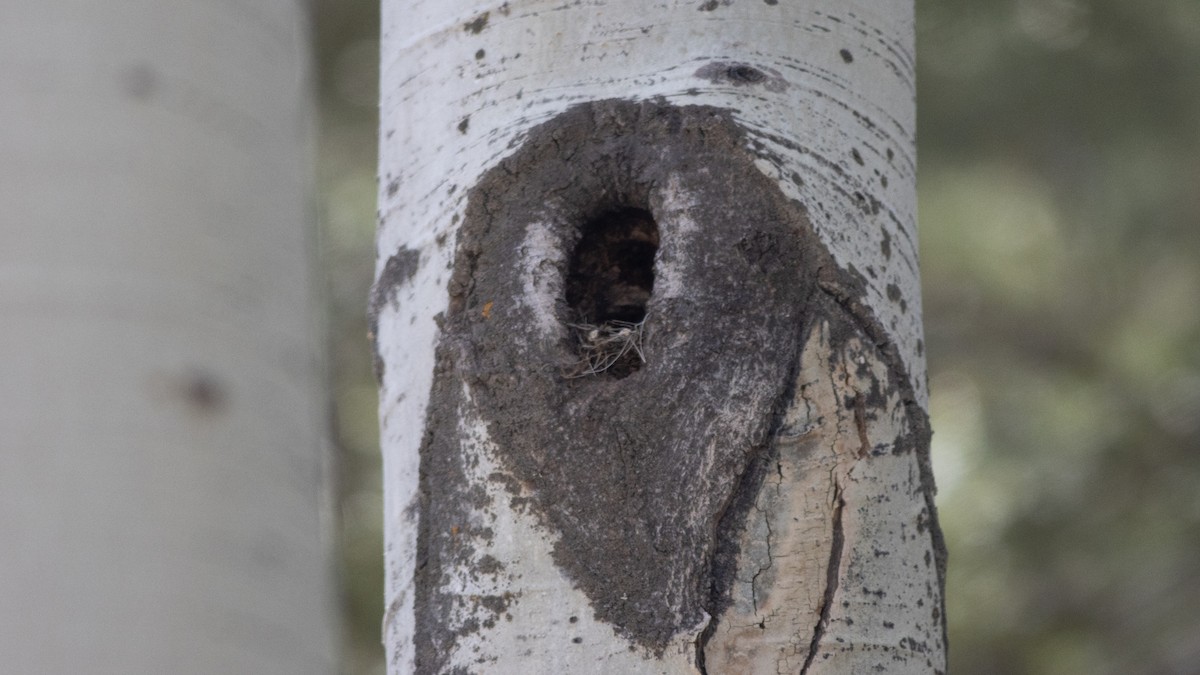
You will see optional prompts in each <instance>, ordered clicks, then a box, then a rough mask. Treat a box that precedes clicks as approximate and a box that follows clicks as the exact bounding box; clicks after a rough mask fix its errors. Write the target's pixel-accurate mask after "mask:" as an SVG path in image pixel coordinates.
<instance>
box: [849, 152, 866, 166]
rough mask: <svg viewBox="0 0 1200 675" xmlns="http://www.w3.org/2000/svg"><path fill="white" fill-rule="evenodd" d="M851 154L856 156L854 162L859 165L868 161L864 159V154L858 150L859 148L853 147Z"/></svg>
mask: <svg viewBox="0 0 1200 675" xmlns="http://www.w3.org/2000/svg"><path fill="white" fill-rule="evenodd" d="M850 156H851V157H853V158H854V162H855V163H856V164H858V165H859V166H863V165H865V164H866V162H864V161H863V158H862V155H861V154H860V153H859V152H858V148H851V149H850Z"/></svg>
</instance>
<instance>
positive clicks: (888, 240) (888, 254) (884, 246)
mask: <svg viewBox="0 0 1200 675" xmlns="http://www.w3.org/2000/svg"><path fill="white" fill-rule="evenodd" d="M879 250H880V251H882V252H883V257H884V258H886V259H887V260H891V259H892V235H890V234H888V231H887V230H884V231H883V240H882V241H880V242H879Z"/></svg>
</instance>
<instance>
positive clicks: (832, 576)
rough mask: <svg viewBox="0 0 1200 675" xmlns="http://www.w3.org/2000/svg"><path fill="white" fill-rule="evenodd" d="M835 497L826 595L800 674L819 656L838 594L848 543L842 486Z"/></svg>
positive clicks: (803, 674)
mask: <svg viewBox="0 0 1200 675" xmlns="http://www.w3.org/2000/svg"><path fill="white" fill-rule="evenodd" d="M835 485H836V484H835ZM834 499H835V504H834V507H833V542H832V544H831V545H830V547H829V548H830V551H829V568H828V569H826V571H825V597H824V598H823V599H822V600H821V618H820V619H818V620H817V625H816V627H814V628H813V638H812V643H811V644H810V645H809V647H808V656H807V657H805V659H804V666H803V667H802V668H801V669H800V675H805V674H806V673H807V672H808V669H809V667H810V666H812V663H813V660H814V659H816V657H817V652H818V651H820V649H821V638H823V637H825V629H826V628H827V627H828V626H829V616H830V614H831V613H832V611H833V601H834V596H836V595H837V590H838V573H839V571H840V569H841V566H842V549H843V548H844V547H845V545H846V537H845V535H844V534H843V532H842V509H843V508H844V507H845V506H846V502H845V500H843V499H842V491H841V488H836V487H835V496H834Z"/></svg>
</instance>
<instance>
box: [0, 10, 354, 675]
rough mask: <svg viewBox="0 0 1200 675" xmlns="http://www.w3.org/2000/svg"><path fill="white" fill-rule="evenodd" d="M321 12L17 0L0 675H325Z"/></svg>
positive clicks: (3, 26) (2, 60) (9, 141)
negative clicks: (313, 70) (316, 212)
mask: <svg viewBox="0 0 1200 675" xmlns="http://www.w3.org/2000/svg"><path fill="white" fill-rule="evenodd" d="M308 78H309V72H308V33H307V17H306V16H304V13H303V11H302V4H301V3H293V2H266V3H264V2H248V1H245V0H237V1H233V2H230V1H228V0H226V1H222V2H213V1H209V2H184V3H179V2H168V3H164V2H159V1H158V0H137V1H134V2H122V3H97V2H88V1H84V0H62V1H57V2H6V3H4V5H3V7H2V8H0V119H3V120H4V124H3V126H2V128H0V157H3V161H0V203H2V204H3V205H4V212H3V217H2V218H3V234H2V236H0V242H2V243H0V317H3V318H2V319H0V402H2V404H0V542H3V543H2V545H0V663H2V664H3V665H2V666H0V670H3V671H4V672H10V673H122V674H128V673H146V674H149V673H280V674H285V673H286V674H289V675H295V674H297V673H314V674H316V673H329V672H331V671H332V670H333V667H334V662H335V653H334V649H333V644H334V621H333V614H332V611H333V608H334V605H333V603H332V599H333V597H332V592H331V591H332V588H331V582H332V576H331V574H330V569H329V560H330V557H329V554H330V551H329V544H330V539H329V538H328V537H327V536H324V535H323V534H322V528H323V527H324V522H323V521H324V518H325V515H324V513H323V509H324V507H325V501H326V495H325V488H324V487H323V475H324V474H325V471H324V462H325V448H324V434H325V431H326V430H325V419H326V409H325V407H324V405H323V404H322V394H321V388H322V378H321V376H320V370H319V367H318V360H317V355H318V354H319V343H318V339H317V335H318V332H317V328H318V326H317V323H316V321H315V317H316V313H315V311H314V303H313V300H314V293H313V291H314V290H315V289H316V283H315V278H314V277H313V268H312V267H311V265H310V258H311V254H312V253H313V251H312V250H311V240H310V236H311V233H310V230H309V226H310V225H311V222H310V221H311V214H310V212H309V203H308V199H309V194H308V190H309V183H310V176H309V173H310V171H309V167H310V160H311V157H310V154H311V126H312V124H311V119H310V112H311V108H310V106H311V101H310V99H311V95H310V94H311V92H310V87H309V82H308Z"/></svg>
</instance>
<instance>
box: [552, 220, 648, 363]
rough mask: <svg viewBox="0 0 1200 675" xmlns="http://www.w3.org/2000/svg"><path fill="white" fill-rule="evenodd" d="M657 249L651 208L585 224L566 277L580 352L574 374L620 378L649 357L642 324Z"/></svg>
mask: <svg viewBox="0 0 1200 675" xmlns="http://www.w3.org/2000/svg"><path fill="white" fill-rule="evenodd" d="M657 252H658V226H657V225H656V224H655V222H654V217H653V216H652V215H650V212H649V211H646V210H645V209H638V208H620V209H613V210H610V211H607V212H605V213H603V214H601V215H600V216H599V217H598V218H595V219H593V220H592V221H590V222H588V223H586V224H585V225H584V227H583V232H582V235H581V237H580V239H579V244H578V245H577V246H576V248H575V253H574V255H573V256H572V258H571V266H570V271H569V272H568V274H567V283H566V296H567V297H566V300H567V304H568V305H569V306H570V308H571V312H572V314H573V318H574V319H575V320H574V321H573V322H571V323H569V324H567V325H568V327H569V328H570V329H571V330H572V332H573V333H574V335H575V339H576V343H577V344H576V350H577V353H578V355H579V361H578V362H577V363H576V364H575V366H574V367H573V368H572V369H571V370H570V371H569V372H568V373H567V376H568V377H582V376H584V375H596V374H599V373H606V374H609V375H612V376H614V377H618V378H620V377H625V376H626V375H629V374H630V373H632V372H633V371H635V370H637V369H638V368H640V367H641V366H642V364H643V363H645V362H646V358H645V355H644V354H643V352H642V346H641V341H642V326H643V323H644V322H645V319H646V303H647V302H649V300H650V294H651V293H652V292H653V291H654V255H655V253H657Z"/></svg>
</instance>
